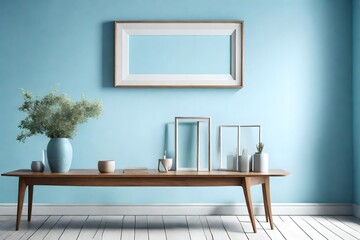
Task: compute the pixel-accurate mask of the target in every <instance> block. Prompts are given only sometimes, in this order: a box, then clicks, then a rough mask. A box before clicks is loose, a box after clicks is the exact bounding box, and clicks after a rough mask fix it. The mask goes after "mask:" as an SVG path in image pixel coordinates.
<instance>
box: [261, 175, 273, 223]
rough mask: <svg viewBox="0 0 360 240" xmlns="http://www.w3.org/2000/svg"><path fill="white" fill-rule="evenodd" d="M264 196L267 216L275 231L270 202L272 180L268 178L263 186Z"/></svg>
mask: <svg viewBox="0 0 360 240" xmlns="http://www.w3.org/2000/svg"><path fill="white" fill-rule="evenodd" d="M264 192H265V193H264ZM263 194H264V198H266V205H267V215H268V218H269V221H270V227H271V229H274V223H273V219H272V211H271V201H270V178H269V177H267V178H266V179H265V183H264V184H263ZM264 204H265V203H264Z"/></svg>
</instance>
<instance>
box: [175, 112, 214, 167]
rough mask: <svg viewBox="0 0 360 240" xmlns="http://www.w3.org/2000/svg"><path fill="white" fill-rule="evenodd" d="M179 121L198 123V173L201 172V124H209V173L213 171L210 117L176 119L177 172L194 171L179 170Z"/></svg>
mask: <svg viewBox="0 0 360 240" xmlns="http://www.w3.org/2000/svg"><path fill="white" fill-rule="evenodd" d="M179 121H194V122H196V171H198V172H200V171H201V166H200V122H207V124H208V131H207V132H208V144H207V145H208V166H207V170H208V172H210V171H211V118H209V117H175V171H181V170H193V169H189V168H186V169H180V168H179V146H178V142H179V130H178V129H179Z"/></svg>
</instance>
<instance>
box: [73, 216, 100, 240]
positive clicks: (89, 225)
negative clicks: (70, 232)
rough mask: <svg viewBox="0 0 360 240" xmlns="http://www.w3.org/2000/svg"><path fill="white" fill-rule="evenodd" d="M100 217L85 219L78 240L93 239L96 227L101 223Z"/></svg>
mask: <svg viewBox="0 0 360 240" xmlns="http://www.w3.org/2000/svg"><path fill="white" fill-rule="evenodd" d="M101 219H102V217H101V216H89V217H88V218H87V219H86V222H85V224H84V226H83V228H82V229H81V232H80V234H79V236H78V238H77V239H78V240H88V239H92V238H94V236H95V234H96V232H97V230H98V227H99V225H100V223H101Z"/></svg>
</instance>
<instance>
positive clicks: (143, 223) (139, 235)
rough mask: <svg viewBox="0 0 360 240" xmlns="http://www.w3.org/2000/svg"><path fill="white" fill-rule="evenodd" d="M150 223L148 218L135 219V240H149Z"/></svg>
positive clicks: (139, 217) (137, 217) (138, 217)
mask: <svg viewBox="0 0 360 240" xmlns="http://www.w3.org/2000/svg"><path fill="white" fill-rule="evenodd" d="M148 239H149V233H148V223H147V217H146V216H136V218H135V240H148Z"/></svg>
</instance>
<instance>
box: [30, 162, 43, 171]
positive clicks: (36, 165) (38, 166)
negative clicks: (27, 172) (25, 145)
mask: <svg viewBox="0 0 360 240" xmlns="http://www.w3.org/2000/svg"><path fill="white" fill-rule="evenodd" d="M44 170H45V165H44V163H43V162H42V161H32V162H31V171H33V172H43V171H44Z"/></svg>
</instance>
